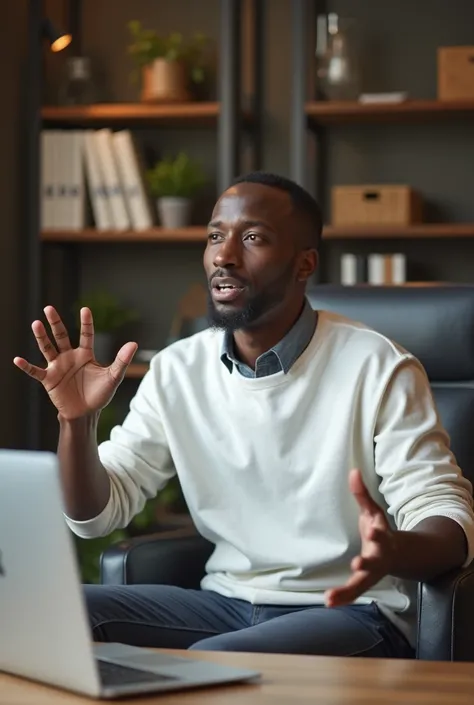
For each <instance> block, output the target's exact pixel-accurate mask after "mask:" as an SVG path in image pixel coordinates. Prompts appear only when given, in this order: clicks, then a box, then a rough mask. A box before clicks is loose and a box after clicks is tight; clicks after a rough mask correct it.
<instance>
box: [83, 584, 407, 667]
mask: <svg viewBox="0 0 474 705" xmlns="http://www.w3.org/2000/svg"><path fill="white" fill-rule="evenodd" d="M84 589H85V596H86V604H87V609H88V613H89V618H90V622H91V626H92V631H93V636H94V639H95V640H96V641H115V642H121V643H126V644H132V645H134V646H149V647H156V648H170V649H173V648H174V649H190V648H191V649H199V650H206V651H246V652H263V653H285V654H313V655H326V656H369V657H384V658H390V657H395V658H412V657H413V656H414V653H413V649H412V648H411V647H410V645H409V644H408V642H407V640H406V639H405V637H404V636H403V635H402V634H401V632H400V631H399V630H398V629H397V628H396V627H394V626H393V625H392V623H391V622H390V621H389V620H388V619H387V618H386V617H385V616H384V615H383V614H382V613H381V612H380V611H379V609H378V608H377V606H376V605H375V603H372V604H370V605H351V606H348V607H339V608H326V607H324V606H319V605H316V606H310V607H307V606H305V607H287V606H278V605H252V604H250V603H248V602H245V601H243V600H236V599H231V598H227V597H223V596H222V595H218V594H217V593H215V592H211V591H209V590H185V589H183V588H178V587H173V586H170V585H127V586H121V585H86V586H85V588H84Z"/></svg>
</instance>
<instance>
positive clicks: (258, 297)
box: [207, 261, 295, 333]
mask: <svg viewBox="0 0 474 705" xmlns="http://www.w3.org/2000/svg"><path fill="white" fill-rule="evenodd" d="M294 264H295V263H294V261H292V262H290V263H289V265H288V266H287V267H286V269H285V270H284V271H283V272H282V273H281V274H280V275H279V276H278V278H277V279H275V280H274V281H273V282H271V283H270V284H268V285H267V286H266V288H265V289H262V290H261V291H258V292H252V291H250V293H249V294H248V296H247V301H246V302H245V304H244V305H243V306H242V307H241V308H236V307H233V306H231V305H227V306H226V305H225V304H224V305H222V306H221V307H219V308H217V306H216V304H215V302H214V301H213V299H212V296H211V293H210V291H209V295H208V302H207V304H208V306H207V307H208V320H209V324H210V326H211V327H212V328H214V329H217V330H223V331H225V332H228V333H234V331H236V330H249V329H252V328H253V327H254V326H255V324H257V323H258V322H259V321H260V320H261V319H262V318H264V317H265V316H266V314H268V313H269V312H270V311H271V310H272V309H274V308H276V307H277V306H279V304H281V303H282V302H283V301H284V299H285V297H286V295H287V292H288V289H289V287H290V284H291V283H292V282H293V280H294V273H293V270H294ZM229 276H231V275H229Z"/></svg>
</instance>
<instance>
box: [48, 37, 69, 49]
mask: <svg viewBox="0 0 474 705" xmlns="http://www.w3.org/2000/svg"><path fill="white" fill-rule="evenodd" d="M71 42H72V36H71V35H70V34H63V35H62V37H58V39H56V41H55V42H53V43H52V44H51V51H54V52H58V51H62V50H63V49H65V48H66V47H68V46H69V45H70V43H71Z"/></svg>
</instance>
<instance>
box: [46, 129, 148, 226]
mask: <svg viewBox="0 0 474 705" xmlns="http://www.w3.org/2000/svg"><path fill="white" fill-rule="evenodd" d="M89 204H90V207H89ZM40 205H41V228H42V230H54V229H68V230H83V229H84V228H86V227H95V228H97V230H130V229H131V230H146V229H148V228H151V227H153V224H154V218H153V214H152V207H151V203H150V201H149V198H148V194H147V190H146V187H145V180H144V169H143V167H142V165H141V160H140V157H139V153H138V149H137V145H136V143H135V140H134V138H133V135H132V133H131V132H130V131H129V130H120V131H117V132H112V130H110V129H109V128H102V129H100V130H43V131H42V133H41V181H40ZM91 221H92V222H91Z"/></svg>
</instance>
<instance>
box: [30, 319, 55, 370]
mask: <svg viewBox="0 0 474 705" xmlns="http://www.w3.org/2000/svg"><path fill="white" fill-rule="evenodd" d="M31 330H32V331H33V335H34V336H35V338H36V342H37V343H38V347H39V349H40V350H41V352H42V354H43V357H44V358H45V360H46V362H52V361H53V360H54V359H55V358H56V357H57V356H58V353H57V350H56V348H55V347H54V345H53V344H52V342H51V340H50V339H49V336H48V334H47V332H46V328H45V327H44V324H43V323H42V322H41V321H33V323H32V324H31Z"/></svg>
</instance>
